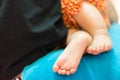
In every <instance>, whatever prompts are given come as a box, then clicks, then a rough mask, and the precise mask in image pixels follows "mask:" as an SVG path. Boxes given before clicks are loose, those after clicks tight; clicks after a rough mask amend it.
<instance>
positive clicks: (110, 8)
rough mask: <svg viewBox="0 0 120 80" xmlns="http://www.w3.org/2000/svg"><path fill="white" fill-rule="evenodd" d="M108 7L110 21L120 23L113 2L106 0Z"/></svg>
mask: <svg viewBox="0 0 120 80" xmlns="http://www.w3.org/2000/svg"><path fill="white" fill-rule="evenodd" d="M106 5H107V6H106V7H107V12H108V17H109V19H110V21H111V22H113V23H114V22H115V23H117V22H118V15H117V11H116V9H115V7H114V5H113V3H112V1H111V0H106Z"/></svg>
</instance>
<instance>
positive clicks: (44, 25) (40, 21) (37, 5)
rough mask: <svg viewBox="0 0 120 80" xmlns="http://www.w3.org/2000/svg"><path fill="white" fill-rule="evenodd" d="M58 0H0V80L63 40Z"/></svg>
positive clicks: (9, 77)
mask: <svg viewBox="0 0 120 80" xmlns="http://www.w3.org/2000/svg"><path fill="white" fill-rule="evenodd" d="M66 34H67V29H66V28H65V26H64V24H63V22H62V19H61V12H60V0H0V80H10V79H11V78H12V77H13V76H15V75H16V74H18V73H20V72H21V71H22V69H23V68H24V66H26V65H28V64H30V63H32V62H33V61H35V60H36V59H38V58H40V57H42V56H43V55H45V54H47V53H48V52H49V51H51V50H52V49H53V48H55V47H56V46H57V45H59V44H61V43H63V42H64V41H65V38H66Z"/></svg>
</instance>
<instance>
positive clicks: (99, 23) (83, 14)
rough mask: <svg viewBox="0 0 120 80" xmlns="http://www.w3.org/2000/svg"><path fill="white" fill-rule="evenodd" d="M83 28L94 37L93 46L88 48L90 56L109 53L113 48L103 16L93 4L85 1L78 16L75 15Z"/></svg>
mask: <svg viewBox="0 0 120 80" xmlns="http://www.w3.org/2000/svg"><path fill="white" fill-rule="evenodd" d="M73 17H74V18H75V20H76V21H77V22H78V24H79V25H80V26H81V28H82V29H83V30H85V31H87V32H88V33H90V34H91V35H92V37H93V41H92V43H91V45H90V46H89V47H88V48H87V52H88V53H89V54H93V55H96V54H99V53H101V52H104V51H108V50H110V49H111V47H112V43H111V39H110V36H109V33H108V28H107V26H106V24H105V21H104V19H103V16H102V15H101V14H100V12H99V11H98V10H97V8H96V7H94V6H93V5H92V4H90V3H88V2H86V1H84V2H82V4H81V7H80V10H79V12H78V14H76V15H73Z"/></svg>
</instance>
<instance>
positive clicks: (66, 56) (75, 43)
mask: <svg viewBox="0 0 120 80" xmlns="http://www.w3.org/2000/svg"><path fill="white" fill-rule="evenodd" d="M91 41H92V37H91V36H90V35H89V34H88V33H86V32H84V31H78V30H76V29H69V33H68V38H67V47H66V48H65V50H64V51H63V53H62V54H61V55H60V56H59V58H58V59H57V61H56V62H55V64H54V66H53V71H54V72H57V73H58V74H63V75H70V74H73V73H75V71H76V70H77V67H78V65H79V63H80V60H81V58H82V56H83V54H84V51H85V49H86V48H87V46H88V45H89V44H90V43H91Z"/></svg>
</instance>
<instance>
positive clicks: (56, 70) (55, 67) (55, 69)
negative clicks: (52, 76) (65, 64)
mask: <svg viewBox="0 0 120 80" xmlns="http://www.w3.org/2000/svg"><path fill="white" fill-rule="evenodd" d="M58 70H59V66H58V65H57V64H54V66H53V71H54V72H58Z"/></svg>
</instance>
